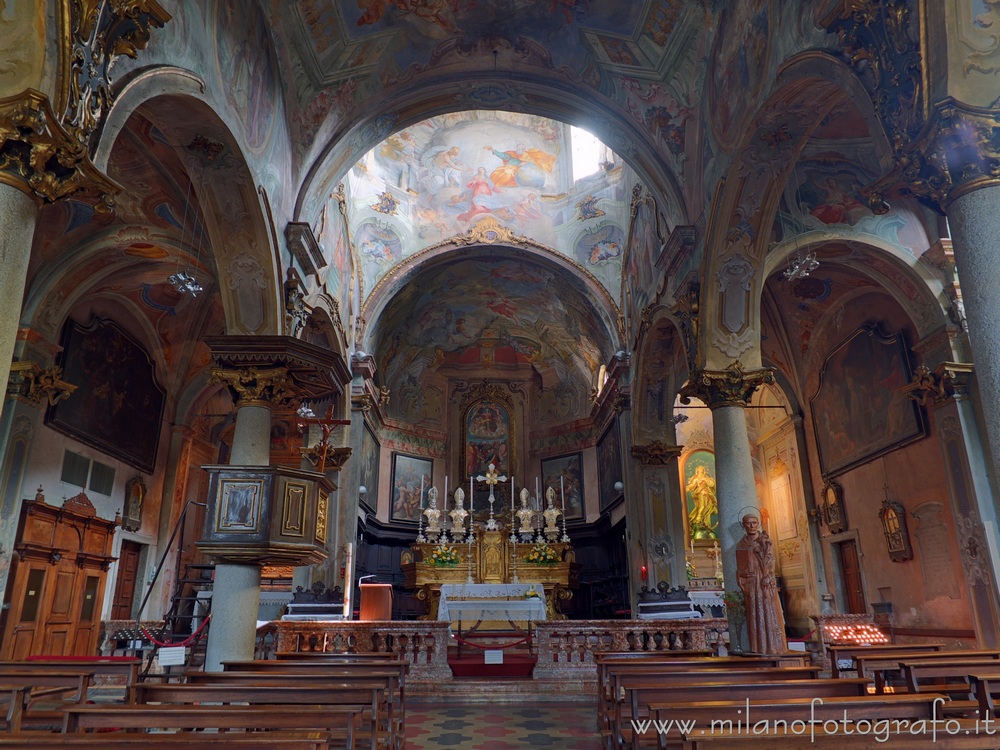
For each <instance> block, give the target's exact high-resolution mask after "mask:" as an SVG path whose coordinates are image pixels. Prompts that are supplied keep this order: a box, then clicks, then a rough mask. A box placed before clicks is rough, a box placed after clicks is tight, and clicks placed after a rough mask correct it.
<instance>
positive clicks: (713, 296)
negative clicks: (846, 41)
mask: <svg viewBox="0 0 1000 750" xmlns="http://www.w3.org/2000/svg"><path fill="white" fill-rule="evenodd" d="M852 97H853V99H852ZM817 101H819V102H822V103H823V104H822V106H819V107H817V106H816V102H817ZM848 102H852V104H851V106H856V104H857V103H858V102H861V103H862V109H861V111H860V114H861V117H862V118H863V120H864V122H865V123H866V125H867V128H868V134H869V138H870V139H871V141H872V143H873V145H874V148H875V150H876V152H877V153H878V154H879V157H880V161H883V162H885V163H887V161H886V160H887V159H888V158H889V156H888V155H889V147H888V141H887V139H886V137H885V134H884V132H883V130H882V128H881V125H880V123H879V121H878V118H877V117H876V116H875V114H874V111H873V109H872V108H871V107H870V106H867V104H866V103H867V102H869V99H868V97H867V96H865V95H864V94H863V90H862V87H861V84H860V81H858V80H857V77H856V76H855V75H854V73H853V72H851V71H850V70H849V69H848V68H847V67H846V66H845V65H844V64H843V63H841V62H840V61H838V60H836V59H835V58H833V57H832V56H830V55H829V54H827V53H824V52H817V51H811V52H807V53H803V54H802V55H799V56H796V57H795V58H793V59H791V60H789V61H788V62H787V63H786V64H785V65H783V66H782V68H781V69H780V71H779V75H778V80H777V82H776V85H775V87H774V89H773V90H772V92H771V93H770V95H769V97H768V98H767V100H766V101H765V102H764V103H763V104H762V105H761V106H760V107H759V109H758V110H757V114H756V115H755V117H754V118H753V120H752V121H751V125H750V127H749V128H748V129H747V131H746V133H745V135H744V138H743V140H742V144H741V146H740V149H739V150H738V152H737V154H736V156H735V158H734V160H733V162H732V163H731V165H730V167H729V169H728V177H727V179H726V180H725V181H724V182H723V183H721V184H720V187H719V189H718V191H717V194H716V196H715V200H714V202H713V209H712V219H711V221H710V224H709V228H708V231H707V236H706V242H705V247H706V248H708V253H707V256H706V259H705V260H706V262H705V264H704V266H703V271H702V273H703V276H702V290H703V294H702V300H701V313H702V318H701V323H702V325H701V331H702V334H701V335H702V337H703V339H702V342H701V349H702V352H701V357H702V361H701V362H700V364H701V365H702V366H705V367H708V368H710V369H716V368H717V369H723V368H725V367H727V366H728V365H729V364H730V363H731V362H732V361H734V360H736V359H739V360H741V361H742V363H743V365H744V367H746V368H747V369H752V368H756V367H759V366H760V347H759V338H760V307H759V304H757V303H758V302H759V298H760V292H759V290H760V288H761V287H762V286H763V284H764V282H765V280H766V278H767V277H766V275H765V274H764V273H763V270H764V264H765V261H766V258H767V256H768V246H769V235H770V232H769V231H768V230H769V228H770V226H771V223H772V222H773V221H774V217H775V214H776V211H777V207H778V202H779V200H780V196H781V191H780V190H775V189H774V186H775V185H784V184H785V182H786V181H787V180H788V179H789V177H790V176H791V174H792V171H793V169H794V165H795V163H796V162H797V161H798V159H799V156H800V154H801V152H802V150H803V148H804V147H805V146H806V144H807V143H808V142H809V140H810V138H811V137H812V135H813V133H814V132H815V131H816V129H817V128H818V127H819V126H820V124H821V122H822V121H823V119H824V118H825V117H826V116H827V115H828V114H829V113H830V112H831V111H833V110H834V108H835V107H837V106H841V105H843V104H845V103H848ZM883 166H884V165H883Z"/></svg>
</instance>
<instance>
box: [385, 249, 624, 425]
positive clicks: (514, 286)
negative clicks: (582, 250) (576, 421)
mask: <svg viewBox="0 0 1000 750" xmlns="http://www.w3.org/2000/svg"><path fill="white" fill-rule="evenodd" d="M556 287H558V288H560V289H562V290H563V293H561V294H558V295H556V294H553V293H552V290H553V288H556ZM585 294H586V293H585V291H584V290H583V288H582V286H581V285H580V284H579V283H578V282H575V281H573V280H571V279H570V278H569V277H568V276H563V275H562V274H561V273H559V272H556V271H553V270H551V269H549V268H546V267H544V266H542V265H540V264H536V263H532V262H529V261H522V260H500V259H494V258H479V259H471V258H470V259H467V260H461V261H458V262H453V263H448V264H439V265H436V266H434V267H433V268H430V269H428V270H427V271H426V272H424V273H422V274H421V275H420V276H419V277H418V278H417V279H414V280H413V281H412V282H411V283H409V284H407V285H405V286H404V287H403V289H402V291H401V292H400V293H399V294H398V295H397V296H396V297H395V298H394V299H393V301H392V302H391V303H390V304H389V306H388V307H387V308H386V310H385V312H384V314H383V316H382V317H381V320H380V335H379V337H378V344H377V346H376V349H375V357H376V362H377V365H378V369H379V371H380V373H381V374H382V377H383V382H384V383H385V384H386V385H388V386H389V388H390V389H392V390H393V391H394V392H395V391H396V390H397V386H399V389H405V384H406V383H407V382H409V381H412V380H416V381H417V382H419V381H420V380H421V378H422V377H423V376H424V375H425V374H429V373H428V371H430V372H438V373H441V374H445V373H453V374H458V375H460V374H468V373H471V372H481V371H482V370H483V369H485V370H488V371H489V370H493V371H496V372H498V373H506V374H508V375H514V374H516V373H517V371H518V370H522V371H527V370H528V368H531V369H533V370H534V371H535V372H536V373H538V375H540V376H541V378H542V383H543V386H546V387H552V388H554V387H555V386H556V385H557V384H558V383H564V384H567V385H568V386H569V387H570V388H572V389H586V388H589V385H590V383H591V382H592V381H593V378H594V375H595V373H596V372H597V369H598V368H599V366H600V364H601V363H602V362H605V361H607V359H608V358H609V357H610V356H611V354H612V350H611V344H610V337H609V334H608V332H607V330H606V329H605V327H604V326H603V324H602V323H601V322H600V320H599V319H598V318H597V316H596V313H595V311H594V309H593V307H592V305H591V304H590V303H589V302H588V301H587V298H586V296H585ZM585 392H586V390H584V391H583V393H585ZM563 397H564V398H565V399H566V400H567V404H573V403H581V402H582V403H585V399H577V398H575V397H574V396H573V395H572V394H570V395H566V394H563ZM569 411H575V409H574V408H570V407H569V406H567V407H565V408H563V409H555V410H554V413H553V414H552V416H553V417H555V416H562V415H563V414H568V412H569Z"/></svg>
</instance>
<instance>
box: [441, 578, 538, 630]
mask: <svg viewBox="0 0 1000 750" xmlns="http://www.w3.org/2000/svg"><path fill="white" fill-rule="evenodd" d="M529 589H534V590H535V591H536V592H537V593H538V596H537V597H528V598H525V596H524V595H525V593H526V592H527V591H528V590H529ZM546 618H547V616H546V612H545V592H544V591H543V589H542V586H541V585H540V584H537V583H536V584H530V583H446V584H444V585H442V586H441V600H440V602H438V620H440V621H444V622H452V621H454V620H459V619H461V620H467V621H468V620H517V621H521V622H538V621H540V620H545V619H546Z"/></svg>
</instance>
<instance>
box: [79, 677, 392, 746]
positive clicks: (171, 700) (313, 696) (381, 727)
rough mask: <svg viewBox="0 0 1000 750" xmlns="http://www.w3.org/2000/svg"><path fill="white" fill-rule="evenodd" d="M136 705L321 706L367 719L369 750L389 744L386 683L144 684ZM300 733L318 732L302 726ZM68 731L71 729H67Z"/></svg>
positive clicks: (349, 737) (350, 732) (350, 727)
mask: <svg viewBox="0 0 1000 750" xmlns="http://www.w3.org/2000/svg"><path fill="white" fill-rule="evenodd" d="M134 696H135V699H136V703H133V704H128V705H126V706H125V707H126V708H129V707H130V706H132V705H150V704H154V703H155V704H161V705H177V704H199V703H200V704H206V703H218V704H223V705H225V704H235V703H247V704H250V705H256V704H270V705H282V706H290V707H293V708H294V707H296V706H298V705H302V704H306V705H308V704H311V705H323V706H326V707H327V708H328V709H330V710H332V711H333V712H334V713H342V712H344V711H348V712H349V713H351V714H352V716H357V717H359V718H365V717H367V723H368V725H369V732H368V734H369V735H370V740H371V741H370V746H371V750H376V748H378V747H379V746H380V744H381V743H380V739H381V738H382V737H386V739H387V740H389V741H391V740H392V736H391V729H392V725H391V723H390V717H389V715H388V711H389V705H388V696H387V694H386V691H385V683H384V682H382V681H378V680H374V681H370V682H350V683H347V682H337V683H326V684H322V685H317V684H315V683H311V684H306V683H301V684H284V685H282V684H279V683H275V684H270V685H240V684H203V685H193V684H182V685H178V684H172V685H163V684H144V685H138V686H136V687H135V691H134ZM302 728H303V729H312V728H317V727H315V726H310V725H307V726H304V727H302ZM67 729H70V727H67ZM353 735H354V720H353V719H352V721H351V722H350V723H349V725H348V726H347V740H348V743H347V744H348V747H352V746H353Z"/></svg>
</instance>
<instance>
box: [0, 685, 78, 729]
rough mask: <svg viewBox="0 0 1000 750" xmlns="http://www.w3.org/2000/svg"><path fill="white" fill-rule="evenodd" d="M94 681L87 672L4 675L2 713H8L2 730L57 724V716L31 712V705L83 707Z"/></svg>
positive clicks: (42, 712)
mask: <svg viewBox="0 0 1000 750" xmlns="http://www.w3.org/2000/svg"><path fill="white" fill-rule="evenodd" d="M92 679H93V674H92V673H85V672H70V673H61V672H51V673H43V674H36V673H34V672H31V673H27V674H25V673H23V672H11V671H5V672H3V674H2V675H0V711H4V712H5V719H4V720H3V721H2V722H0V726H3V728H5V729H7V730H8V731H11V732H17V731H20V730H21V729H22V728H23V727H24V726H26V725H27V724H29V723H32V722H34V723H37V722H46V721H48V722H53V723H58V722H57V719H58V715H57V712H55V711H39V710H32V705H33V704H34V705H37V702H38V701H39V700H54V701H55V702H66V703H82V702H83V701H85V700H86V699H87V689H88V688H89V687H90V684H91V681H92ZM68 693H72V695H67V694H68Z"/></svg>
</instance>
